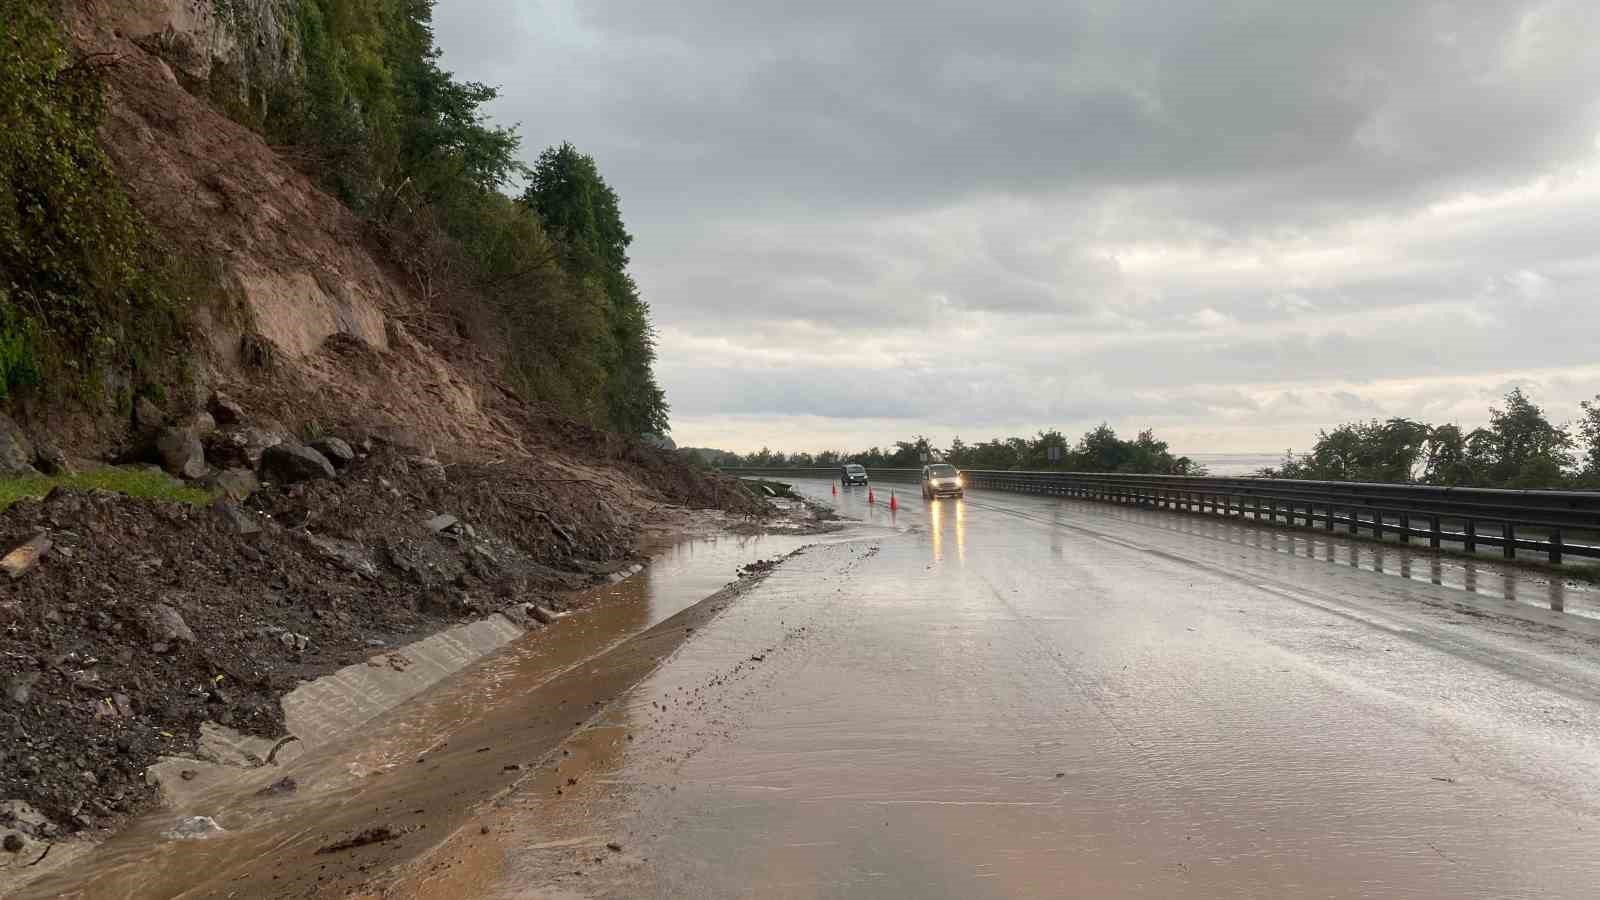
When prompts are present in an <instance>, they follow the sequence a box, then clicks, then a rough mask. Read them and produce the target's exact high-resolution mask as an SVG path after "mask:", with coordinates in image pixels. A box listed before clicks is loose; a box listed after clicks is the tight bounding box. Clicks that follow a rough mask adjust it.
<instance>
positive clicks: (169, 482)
mask: <svg viewBox="0 0 1600 900" xmlns="http://www.w3.org/2000/svg"><path fill="white" fill-rule="evenodd" d="M57 487H68V488H78V489H80V490H91V489H94V488H99V489H100V490H104V491H114V492H116V493H118V494H126V495H127V496H129V497H145V498H149V499H152V500H167V501H171V502H174V503H191V504H194V505H196V506H199V505H202V504H205V503H209V502H211V499H212V498H213V497H214V496H216V495H215V494H214V493H212V492H211V491H207V490H204V489H202V488H197V487H194V486H192V485H188V484H184V483H183V482H181V481H178V480H177V479H175V478H173V477H172V476H170V475H168V474H167V473H165V472H159V471H154V470H151V469H122V468H110V469H96V470H94V471H92V472H79V473H78V474H76V475H29V476H27V477H25V478H0V509H6V508H8V507H9V506H11V504H13V503H15V502H17V501H18V500H24V499H27V498H30V497H31V498H39V497H43V496H44V495H46V494H48V493H50V491H51V490H52V489H53V488H57Z"/></svg>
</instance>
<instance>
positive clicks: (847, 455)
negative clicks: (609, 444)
mask: <svg viewBox="0 0 1600 900" xmlns="http://www.w3.org/2000/svg"><path fill="white" fill-rule="evenodd" d="M683 452H685V453H689V454H693V455H695V456H697V457H698V458H699V459H701V460H702V461H704V462H706V463H708V464H710V465H716V466H779V467H794V468H806V467H811V466H837V465H841V464H843V463H847V462H854V463H861V464H862V465H864V466H866V467H867V468H869V469H872V468H889V469H894V468H914V467H917V466H920V465H922V463H923V460H924V458H926V459H928V460H938V461H942V462H947V463H951V464H953V465H955V466H957V467H959V468H963V469H1030V470H1031V469H1050V470H1054V471H1060V472H1137V473H1143V474H1156V475H1204V474H1205V469H1204V467H1202V466H1199V465H1197V464H1196V463H1195V462H1194V460H1191V459H1190V458H1189V457H1187V456H1173V455H1172V452H1171V451H1170V450H1169V449H1168V448H1167V442H1166V441H1162V440H1157V439H1156V436H1155V434H1154V433H1153V432H1151V431H1141V432H1139V436H1138V437H1137V438H1135V439H1133V440H1131V441H1129V440H1124V439H1122V438H1119V437H1117V433H1116V432H1115V431H1113V430H1112V429H1111V427H1110V426H1109V425H1106V424H1103V423H1102V424H1101V425H1099V426H1098V427H1096V428H1093V429H1091V430H1089V431H1088V432H1085V433H1084V435H1083V437H1081V438H1079V439H1078V441H1077V443H1071V442H1069V441H1068V439H1067V437H1066V435H1063V434H1062V433H1061V432H1059V431H1055V430H1050V431H1041V432H1039V433H1038V434H1037V435H1035V436H1034V437H1031V438H1023V437H1011V438H995V439H993V440H989V441H983V442H981V443H977V444H968V443H966V442H965V441H963V440H961V438H959V437H958V438H955V439H954V440H953V441H951V443H950V446H949V447H947V448H939V447H935V446H933V444H932V442H931V441H929V440H928V439H927V438H926V437H924V436H922V435H917V436H916V437H913V438H912V439H911V440H909V441H895V442H894V444H893V446H891V447H889V448H887V449H885V448H883V447H871V448H868V449H866V450H863V451H859V452H854V453H851V452H845V451H840V450H823V451H821V452H819V453H804V452H802V453H784V452H782V451H778V452H773V451H772V450H769V449H767V448H766V447H763V448H761V449H760V450H759V451H757V452H755V453H747V454H744V455H740V454H738V453H734V452H732V451H728V450H713V449H709V448H704V447H691V448H687V449H685V450H684V451H683Z"/></svg>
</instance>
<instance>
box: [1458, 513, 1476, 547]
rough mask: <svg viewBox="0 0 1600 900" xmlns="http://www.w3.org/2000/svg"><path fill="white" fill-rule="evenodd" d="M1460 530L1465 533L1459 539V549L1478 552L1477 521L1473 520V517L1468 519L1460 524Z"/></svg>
mask: <svg viewBox="0 0 1600 900" xmlns="http://www.w3.org/2000/svg"><path fill="white" fill-rule="evenodd" d="M1461 531H1462V533H1463V534H1465V535H1466V536H1465V537H1464V538H1462V540H1461V549H1462V550H1464V551H1466V552H1467V553H1477V552H1478V523H1477V521H1476V520H1474V519H1468V520H1467V521H1466V522H1465V523H1463V524H1462V526H1461Z"/></svg>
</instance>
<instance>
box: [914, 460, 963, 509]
mask: <svg viewBox="0 0 1600 900" xmlns="http://www.w3.org/2000/svg"><path fill="white" fill-rule="evenodd" d="M965 493H966V484H965V482H964V481H963V480H962V478H961V473H960V472H958V471H956V467H955V466H952V465H950V464H949V463H934V464H932V465H928V466H923V467H922V496H923V497H924V498H927V499H929V500H931V499H933V498H934V497H951V496H953V497H960V496H963V495H965Z"/></svg>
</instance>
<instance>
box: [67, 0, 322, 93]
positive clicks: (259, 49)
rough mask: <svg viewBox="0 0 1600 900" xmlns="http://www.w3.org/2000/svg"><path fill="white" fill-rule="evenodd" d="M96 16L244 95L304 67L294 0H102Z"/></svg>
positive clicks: (191, 75)
mask: <svg viewBox="0 0 1600 900" xmlns="http://www.w3.org/2000/svg"><path fill="white" fill-rule="evenodd" d="M85 6H89V7H90V8H92V9H93V13H94V15H96V16H97V17H99V18H100V20H101V21H104V22H106V23H108V24H110V25H111V26H113V27H115V28H116V29H117V30H119V31H121V32H122V33H123V34H124V35H126V36H128V37H129V38H131V39H133V40H134V41H135V42H137V43H138V44H139V45H140V46H142V47H145V48H146V49H148V50H151V51H152V52H155V53H158V54H160V56H161V57H162V59H164V60H166V61H167V64H168V65H170V66H172V67H173V69H174V70H176V71H177V72H179V73H181V74H182V75H183V76H184V77H186V78H188V79H190V80H192V81H210V80H212V79H213V78H217V79H220V78H227V79H228V80H229V81H230V82H231V83H233V84H232V85H231V86H236V87H237V90H238V91H239V94H240V97H241V99H244V98H247V97H248V96H249V95H250V94H252V93H256V94H259V93H260V92H261V91H263V90H265V89H266V88H267V87H268V86H269V85H271V84H273V83H274V82H277V81H281V80H284V79H286V78H289V77H292V76H293V75H294V73H295V72H296V70H297V69H298V68H299V65H300V42H299V40H298V37H297V36H296V33H295V12H296V0H109V2H107V0H101V2H97V3H93V4H85Z"/></svg>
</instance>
